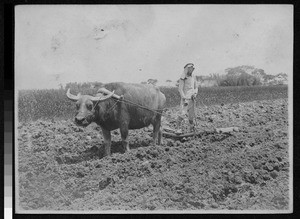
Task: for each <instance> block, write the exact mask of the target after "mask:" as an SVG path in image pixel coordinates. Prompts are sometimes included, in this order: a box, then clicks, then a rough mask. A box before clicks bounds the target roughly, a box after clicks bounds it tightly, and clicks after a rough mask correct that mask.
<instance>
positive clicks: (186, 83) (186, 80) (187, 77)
mask: <svg viewBox="0 0 300 219" xmlns="http://www.w3.org/2000/svg"><path fill="white" fill-rule="evenodd" d="M194 69H195V68H194V64H193V63H188V64H186V65H185V66H184V70H183V73H182V75H181V77H180V79H179V93H180V96H181V101H180V107H181V110H180V115H179V116H178V118H177V133H178V134H180V133H182V130H181V122H182V120H184V118H185V117H186V116H187V117H188V120H189V124H190V131H193V132H194V131H195V126H194V118H195V99H196V96H197V94H198V86H197V81H196V79H195V77H194V76H192V73H193V71H194Z"/></svg>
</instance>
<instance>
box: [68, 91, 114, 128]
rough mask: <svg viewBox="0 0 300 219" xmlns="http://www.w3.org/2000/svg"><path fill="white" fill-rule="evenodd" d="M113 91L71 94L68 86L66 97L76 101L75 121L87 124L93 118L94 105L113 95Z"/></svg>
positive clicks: (81, 124) (78, 123) (82, 124)
mask: <svg viewBox="0 0 300 219" xmlns="http://www.w3.org/2000/svg"><path fill="white" fill-rule="evenodd" d="M113 94H114V92H111V93H110V94H108V95H103V94H100V93H98V94H97V95H96V96H91V95H81V93H79V94H77V95H73V94H71V93H70V88H69V89H68V91H67V97H68V98H69V99H70V100H72V101H75V102H76V110H77V112H76V115H75V123H76V124H77V125H79V126H88V125H89V124H90V123H91V122H93V120H94V119H95V106H96V104H98V103H100V102H103V101H105V100H107V99H109V98H111V97H112V96H113Z"/></svg>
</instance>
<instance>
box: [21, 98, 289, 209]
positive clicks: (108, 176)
mask: <svg viewBox="0 0 300 219" xmlns="http://www.w3.org/2000/svg"><path fill="white" fill-rule="evenodd" d="M287 105H288V104H287V99H278V100H272V101H267V100H266V101H254V102H248V103H234V104H225V105H214V106H209V107H199V108H198V109H197V115H198V117H197V125H198V130H199V131H211V130H213V129H214V128H220V127H230V126H237V127H239V132H233V133H232V134H231V135H225V134H221V133H220V134H206V135H205V134H204V135H203V136H202V137H201V138H188V139H184V140H183V141H178V140H177V141H174V140H172V139H167V138H164V139H163V140H164V142H163V144H162V145H160V146H153V145H152V142H151V140H152V138H151V127H149V128H144V129H140V130H131V131H130V132H129V142H130V148H131V151H130V152H126V153H124V151H123V148H122V147H121V142H120V140H121V137H120V134H119V131H118V130H116V131H113V132H112V152H113V154H112V156H111V157H102V156H103V155H102V156H100V159H99V157H97V155H98V154H100V155H101V154H103V152H104V148H103V137H102V134H101V129H100V128H99V127H97V125H96V124H91V125H89V126H88V127H87V128H81V127H77V126H76V125H75V124H73V122H72V121H71V120H66V121H63V120H61V121H50V120H49V121H44V120H38V121H35V122H28V123H20V124H19V126H18V127H17V129H18V133H17V134H16V137H18V145H17V148H16V150H17V151H18V157H17V159H16V161H17V162H18V170H17V172H18V174H17V177H18V178H17V179H18V182H19V185H18V188H17V189H18V192H19V206H20V209H24V210H86V211H90V210H103V211H104V210H153V211H155V210H212V209H214V210H215V209H217V210H219V209H235V210H266V209H270V210H276V209H288V205H289V165H290V164H289V154H288V148H289V143H288V110H287ZM177 112H178V108H172V109H170V110H169V111H168V112H167V113H168V114H169V116H168V117H166V118H164V121H163V123H164V125H166V124H167V125H168V126H170V127H174V126H175V120H176V116H177Z"/></svg>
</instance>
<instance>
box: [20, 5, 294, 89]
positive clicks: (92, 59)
mask: <svg viewBox="0 0 300 219" xmlns="http://www.w3.org/2000/svg"><path fill="white" fill-rule="evenodd" d="M293 31H294V30H293V6H292V5H19V6H16V8H15V87H16V88H17V89H43V88H57V87H58V85H59V84H62V85H64V84H66V83H68V82H95V81H98V82H102V83H108V82H116V81H123V82H133V83H140V82H142V81H147V80H148V79H149V78H153V79H157V80H158V81H159V82H160V83H163V82H165V81H166V80H171V81H176V80H177V79H178V78H179V77H180V75H181V73H182V71H183V66H184V65H185V64H187V63H190V62H192V63H194V65H195V71H194V73H193V74H194V75H209V74H211V73H223V72H224V70H225V69H226V68H229V67H236V66H239V65H252V66H254V67H256V68H261V69H264V71H265V72H266V73H267V74H273V75H274V74H278V73H280V72H284V73H287V74H288V75H292V74H293V40H294V39H293Z"/></svg>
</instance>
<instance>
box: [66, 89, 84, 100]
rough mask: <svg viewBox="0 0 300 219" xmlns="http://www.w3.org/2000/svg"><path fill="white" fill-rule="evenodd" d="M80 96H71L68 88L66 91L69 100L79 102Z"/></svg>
mask: <svg viewBox="0 0 300 219" xmlns="http://www.w3.org/2000/svg"><path fill="white" fill-rule="evenodd" d="M80 96H81V94H80V93H79V94H77V96H75V95H73V94H71V93H70V88H69V89H68V91H67V97H68V98H69V99H70V100H79V98H80Z"/></svg>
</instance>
